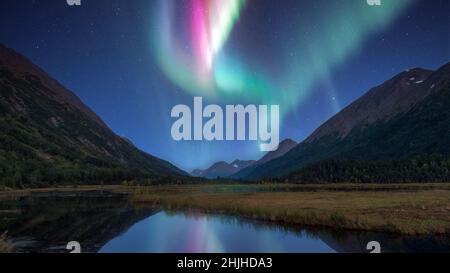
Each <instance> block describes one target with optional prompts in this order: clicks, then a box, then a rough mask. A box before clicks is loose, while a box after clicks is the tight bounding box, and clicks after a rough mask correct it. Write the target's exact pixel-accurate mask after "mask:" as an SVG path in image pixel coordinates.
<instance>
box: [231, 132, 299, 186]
mask: <svg viewBox="0 0 450 273" xmlns="http://www.w3.org/2000/svg"><path fill="white" fill-rule="evenodd" d="M296 145H297V142H295V141H293V140H292V139H289V138H288V139H285V140H283V141H282V142H280V144H279V145H278V149H277V150H276V151H272V152H268V153H266V154H265V155H264V156H263V157H262V158H261V159H259V160H258V161H256V162H255V163H254V164H252V165H250V166H248V167H246V168H244V169H242V170H240V171H239V172H237V173H235V174H233V175H231V178H236V179H240V178H245V177H246V176H247V175H248V174H250V173H252V172H253V170H254V169H255V168H257V167H258V166H260V165H262V164H264V163H266V162H269V161H271V160H273V159H275V158H278V157H280V156H283V155H284V154H286V153H287V152H289V151H290V150H291V149H292V148H294V147H295V146H296Z"/></svg>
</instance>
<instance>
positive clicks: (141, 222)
mask: <svg viewBox="0 0 450 273" xmlns="http://www.w3.org/2000/svg"><path fill="white" fill-rule="evenodd" d="M4 231H8V236H9V237H10V238H12V239H13V243H14V246H15V251H17V252H67V250H66V245H67V243H68V242H69V241H78V242H80V244H81V246H82V251H83V252H177V253H179V252H259V253H264V252H282V253H284V252H286V253H287V252H295V253H301V252H315V253H323V252H367V250H366V245H367V243H368V242H369V241H378V242H380V243H381V246H382V251H383V252H450V239H449V238H445V237H416V236H400V235H393V234H383V233H372V232H357V231H339V230H330V229H318V228H305V227H298V226H287V225H278V224H273V223H272V224H271V223H266V222H259V221H253V220H248V219H243V218H240V217H234V216H224V215H205V214H202V213H193V212H170V211H161V210H160V209H158V208H152V207H136V206H134V205H132V204H131V203H130V202H129V201H128V198H127V196H126V195H121V194H113V193H111V192H108V191H92V192H82V193H81V192H66V193H46V194H33V195H31V196H27V197H21V198H11V199H10V200H2V201H0V234H2V233H3V232H4Z"/></svg>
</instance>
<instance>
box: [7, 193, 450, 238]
mask: <svg viewBox="0 0 450 273" xmlns="http://www.w3.org/2000/svg"><path fill="white" fill-rule="evenodd" d="M103 190H104V191H110V192H113V193H122V194H128V198H129V200H130V201H131V203H133V204H134V205H136V206H160V207H161V208H164V209H167V210H178V211H198V212H202V213H210V214H224V215H230V216H237V217H243V218H247V219H251V220H258V221H265V222H268V223H274V224H279V225H291V226H304V227H311V228H316V227H318V228H331V229H335V230H346V231H352V230H353V231H369V232H386V233H392V234H401V235H449V234H450V184H325V185H297V184H261V185H245V184H218V185H208V184H203V185H155V186H121V185H110V186H95V185H94V186H64V187H55V188H43V189H25V190H6V191H5V190H0V201H1V200H3V199H5V198H6V199H11V198H13V199H14V198H19V197H22V196H26V195H29V194H36V193H37V194H39V193H56V194H57V193H67V192H81V193H82V192H90V191H103Z"/></svg>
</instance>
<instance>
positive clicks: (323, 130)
mask: <svg viewBox="0 0 450 273" xmlns="http://www.w3.org/2000/svg"><path fill="white" fill-rule="evenodd" d="M449 89H450V63H447V64H445V65H443V66H441V67H440V68H439V69H437V70H436V71H430V70H426V69H418V68H416V69H413V70H409V71H404V72H402V73H400V74H398V75H396V76H394V77H393V78H391V79H390V80H388V81H386V82H384V83H382V84H381V85H379V86H377V87H375V88H372V89H371V90H369V91H368V92H367V93H365V94H364V95H362V96H361V97H360V98H359V99H357V100H355V101H354V102H353V103H351V104H350V105H349V106H347V107H346V108H344V109H343V110H342V111H340V112H339V113H338V114H336V115H335V116H333V117H331V118H330V119H329V120H328V121H326V122H325V123H324V124H322V125H321V126H319V128H318V129H317V130H315V131H314V132H313V133H312V134H311V135H310V136H309V137H307V138H306V139H305V140H304V141H303V142H301V143H300V144H299V145H297V146H296V147H294V148H293V149H292V150H290V151H289V152H288V153H286V154H285V155H284V156H282V157H279V158H277V159H274V160H272V161H269V162H267V163H265V164H263V165H261V166H258V167H257V168H255V169H254V170H252V172H251V173H249V174H247V175H246V176H245V177H242V179H247V180H259V179H272V178H282V177H286V176H288V175H289V174H290V173H294V172H301V170H302V169H303V168H305V167H307V166H310V165H311V164H320V162H321V161H324V160H358V161H360V162H363V161H370V160H387V159H392V160H393V159H398V160H403V159H405V157H408V156H409V157H416V156H420V155H425V156H427V155H428V154H430V153H434V152H437V153H439V152H442V153H443V154H444V156H447V155H448V154H447V153H450V152H449V151H447V149H446V148H445V143H443V142H442V139H440V133H439V131H442V132H446V131H449V132H450V129H449V128H448V127H449V123H441V122H440V120H442V119H445V118H448V116H449V110H447V109H450V105H448V107H441V106H442V105H440V104H441V103H444V102H445V103H447V96H448V93H450V92H449V91H448V90H449ZM436 93H440V94H439V95H442V97H440V98H438V97H439V96H437V98H434V99H433V100H432V101H431V102H430V101H428V100H427V98H429V97H430V96H431V97H433V96H432V95H433V94H436ZM421 104H424V105H421ZM432 110H435V111H436V112H437V113H439V115H437V114H436V113H433V112H432ZM409 111H413V112H411V113H410V112H409ZM408 115H409V116H414V117H415V118H416V119H417V122H414V120H411V118H409V117H408ZM424 120H427V122H424ZM418 121H421V122H418ZM449 122H450V121H449ZM406 125H407V126H406ZM412 128H414V129H415V130H416V131H412ZM402 138H403V141H402ZM427 141H428V142H430V143H431V144H430V145H431V146H430V145H429V144H427ZM433 145H434V146H433ZM444 160H445V159H444ZM334 166H335V167H336V164H334ZM442 177H443V178H444V179H450V178H447V177H448V174H446V173H442Z"/></svg>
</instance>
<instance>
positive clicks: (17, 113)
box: [0, 45, 188, 186]
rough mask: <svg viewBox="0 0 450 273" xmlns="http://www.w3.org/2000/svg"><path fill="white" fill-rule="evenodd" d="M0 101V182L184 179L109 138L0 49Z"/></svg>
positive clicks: (33, 70)
mask: <svg viewBox="0 0 450 273" xmlns="http://www.w3.org/2000/svg"><path fill="white" fill-rule="evenodd" d="M0 97H1V100H0V128H1V133H0V144H1V145H0V176H1V177H2V178H0V184H5V185H8V186H17V184H33V185H36V186H39V185H41V184H49V183H112V182H121V181H126V180H134V179H137V178H139V179H144V178H148V179H156V178H158V177H162V176H175V177H176V176H188V174H187V173H185V172H184V171H182V170H180V169H178V168H177V167H175V166H174V165H173V164H171V163H169V162H167V161H165V160H162V159H159V158H157V157H154V156H152V155H150V154H148V153H146V152H143V151H141V150H139V149H138V148H136V147H135V146H134V145H133V144H132V143H131V142H130V141H128V140H126V138H124V137H121V136H118V135H117V134H115V133H114V132H113V131H112V130H111V129H110V128H109V127H108V126H107V125H106V124H105V123H104V122H103V121H102V120H101V118H100V117H98V116H97V115H96V114H95V113H94V112H93V111H92V110H91V109H90V108H89V107H88V106H86V105H85V104H83V102H82V101H81V100H80V99H79V98H78V97H77V96H76V95H75V94H74V93H73V92H72V91H69V90H68V89H66V88H64V87H63V86H62V85H61V84H60V83H59V82H57V81H56V80H55V79H53V78H52V77H51V76H49V75H48V74H47V73H46V72H45V71H44V70H42V69H41V68H39V67H38V66H37V65H35V64H33V63H32V62H31V61H29V60H28V59H27V58H26V57H24V56H23V55H21V54H19V53H17V52H16V51H14V50H12V49H9V48H7V47H6V46H4V45H2V46H0ZM11 163H13V164H11Z"/></svg>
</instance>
